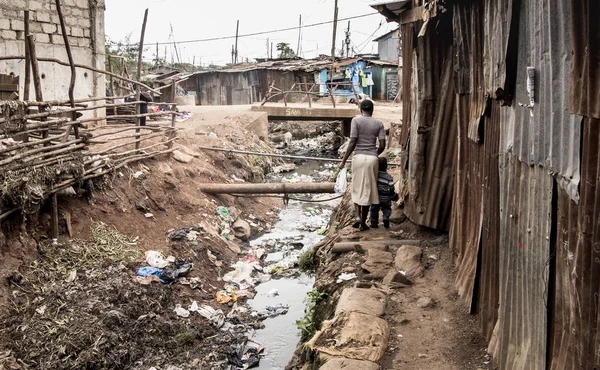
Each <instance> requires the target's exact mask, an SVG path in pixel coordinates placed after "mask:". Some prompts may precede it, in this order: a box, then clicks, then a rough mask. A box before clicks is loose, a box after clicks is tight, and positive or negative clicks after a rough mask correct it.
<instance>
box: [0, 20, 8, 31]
mask: <svg viewBox="0 0 600 370" xmlns="http://www.w3.org/2000/svg"><path fill="white" fill-rule="evenodd" d="M0 30H10V21H9V20H8V19H0Z"/></svg>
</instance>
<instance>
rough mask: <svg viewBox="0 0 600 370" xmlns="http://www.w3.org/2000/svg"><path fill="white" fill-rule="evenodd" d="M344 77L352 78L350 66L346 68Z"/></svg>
mask: <svg viewBox="0 0 600 370" xmlns="http://www.w3.org/2000/svg"><path fill="white" fill-rule="evenodd" d="M346 78H347V79H351V78H352V72H351V71H350V68H346Z"/></svg>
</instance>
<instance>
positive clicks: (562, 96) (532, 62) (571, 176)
mask: <svg viewBox="0 0 600 370" xmlns="http://www.w3.org/2000/svg"><path fill="white" fill-rule="evenodd" d="M520 14H521V19H520V29H519V43H518V55H519V57H518V66H517V81H516V88H515V99H514V104H513V106H512V107H511V108H510V116H509V119H508V122H507V124H506V125H504V126H503V131H502V136H503V137H502V142H501V147H502V150H504V151H506V152H510V153H514V154H515V155H516V156H518V158H519V159H520V160H521V161H523V162H524V163H526V164H528V165H539V166H543V167H544V168H546V169H547V170H548V171H549V172H551V173H553V174H554V175H555V177H556V178H557V180H558V183H559V185H560V186H561V187H562V188H563V189H565V190H566V191H567V193H568V194H569V196H570V197H571V199H573V200H575V201H577V200H578V198H579V195H578V188H579V180H580V174H579V161H580V157H579V150H580V136H581V117H579V116H575V115H571V114H569V113H568V110H567V109H568V106H567V104H568V99H569V98H568V91H569V89H568V88H567V86H569V76H570V71H571V34H570V31H569V27H566V26H565V23H566V24H569V22H570V19H571V11H570V6H568V3H565V2H564V1H563V0H530V1H524V2H522V5H521V12H520ZM558 14H560V17H561V18H560V19H558V18H557V15H558ZM529 66H533V67H535V73H536V75H535V80H536V81H535V84H536V86H535V105H534V107H533V109H531V108H526V107H523V106H520V104H524V105H527V104H529V96H528V94H527V67H529Z"/></svg>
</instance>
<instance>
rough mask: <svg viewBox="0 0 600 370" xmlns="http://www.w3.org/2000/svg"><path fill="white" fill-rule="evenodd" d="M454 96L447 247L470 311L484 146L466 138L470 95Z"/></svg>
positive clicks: (475, 265)
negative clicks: (453, 163)
mask: <svg viewBox="0 0 600 370" xmlns="http://www.w3.org/2000/svg"><path fill="white" fill-rule="evenodd" d="M456 99H457V112H456V115H457V129H458V150H457V152H458V156H457V160H456V176H455V178H454V179H455V182H454V200H453V202H452V203H453V205H454V206H453V208H452V225H451V227H450V247H451V248H452V250H453V252H454V263H455V265H456V266H457V267H458V272H457V275H456V287H457V289H458V294H459V295H460V296H461V297H462V299H463V300H464V301H465V302H466V304H467V307H469V312H470V313H473V312H474V311H475V302H474V301H473V292H474V290H475V275H476V271H477V255H478V253H479V245H480V242H481V224H482V212H483V209H482V208H483V204H482V202H483V188H482V181H483V179H482V175H483V169H482V162H483V159H484V156H483V147H482V146H481V145H479V144H477V143H475V142H473V141H471V140H468V138H467V131H468V126H469V110H470V109H469V103H470V96H469V95H468V94H465V95H458V96H457V98H456Z"/></svg>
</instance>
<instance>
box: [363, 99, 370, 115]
mask: <svg viewBox="0 0 600 370" xmlns="http://www.w3.org/2000/svg"><path fill="white" fill-rule="evenodd" d="M360 111H361V112H362V113H365V114H367V115H369V116H371V115H373V101H372V100H369V99H365V100H363V101H361V102H360Z"/></svg>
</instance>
